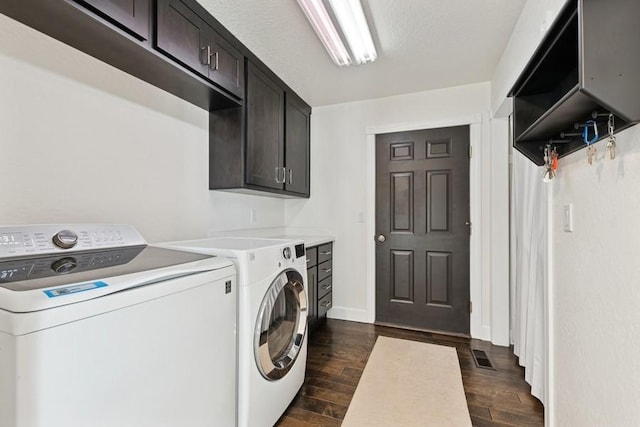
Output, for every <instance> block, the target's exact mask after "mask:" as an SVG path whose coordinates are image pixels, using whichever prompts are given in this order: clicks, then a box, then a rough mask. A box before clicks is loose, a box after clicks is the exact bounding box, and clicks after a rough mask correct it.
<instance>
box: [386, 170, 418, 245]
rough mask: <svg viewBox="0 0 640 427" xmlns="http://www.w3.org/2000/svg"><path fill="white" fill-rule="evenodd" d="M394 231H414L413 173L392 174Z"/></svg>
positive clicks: (392, 227)
mask: <svg viewBox="0 0 640 427" xmlns="http://www.w3.org/2000/svg"><path fill="white" fill-rule="evenodd" d="M391 181H392V182H391V210H392V214H391V215H392V218H393V223H392V226H391V232H392V233H411V232H413V194H414V191H413V173H412V172H409V173H392V174H391Z"/></svg>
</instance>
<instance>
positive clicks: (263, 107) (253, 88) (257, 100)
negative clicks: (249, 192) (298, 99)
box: [246, 63, 287, 190]
mask: <svg viewBox="0 0 640 427" xmlns="http://www.w3.org/2000/svg"><path fill="white" fill-rule="evenodd" d="M284 96H285V95H284V89H283V88H282V87H281V86H279V85H278V83H277V82H275V81H274V80H272V79H271V78H269V76H267V75H266V74H265V73H264V72H262V71H260V70H259V69H258V68H256V67H255V66H254V65H253V64H251V63H249V64H248V68H247V98H246V108H247V113H246V117H247V138H246V139H247V142H246V143H247V155H246V166H247V169H246V171H247V174H246V182H247V184H249V185H257V186H260V187H265V188H272V189H276V190H284V183H285V180H286V175H287V173H286V168H285V167H284V113H285V110H284Z"/></svg>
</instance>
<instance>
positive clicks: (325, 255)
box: [318, 243, 333, 264]
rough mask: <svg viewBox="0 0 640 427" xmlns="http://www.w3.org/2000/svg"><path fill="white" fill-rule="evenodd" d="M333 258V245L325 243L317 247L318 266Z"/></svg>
mask: <svg viewBox="0 0 640 427" xmlns="http://www.w3.org/2000/svg"><path fill="white" fill-rule="evenodd" d="M332 257H333V244H332V243H327V244H325V245H321V246H318V264H320V263H322V262H325V261H329V260H330V259H331V258H332Z"/></svg>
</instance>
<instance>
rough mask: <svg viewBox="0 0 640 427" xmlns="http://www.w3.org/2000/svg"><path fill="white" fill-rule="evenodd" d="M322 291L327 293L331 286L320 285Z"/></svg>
mask: <svg viewBox="0 0 640 427" xmlns="http://www.w3.org/2000/svg"><path fill="white" fill-rule="evenodd" d="M322 289H323V290H325V291H328V290H329V289H331V284H326V285H322Z"/></svg>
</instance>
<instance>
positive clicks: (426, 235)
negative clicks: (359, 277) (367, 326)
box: [376, 126, 470, 334]
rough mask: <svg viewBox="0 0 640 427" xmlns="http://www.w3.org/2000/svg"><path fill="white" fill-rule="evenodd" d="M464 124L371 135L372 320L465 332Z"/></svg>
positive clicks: (466, 177) (466, 217)
mask: <svg viewBox="0 0 640 427" xmlns="http://www.w3.org/2000/svg"><path fill="white" fill-rule="evenodd" d="M468 147H469V127H468V126H457V127H451V128H441V129H427V130H421V131H412V132H399V133H391V134H383V135H377V136H376V232H377V233H378V234H382V235H383V236H384V239H382V238H381V239H380V240H378V242H377V243H376V245H377V247H376V321H377V322H383V323H392V324H397V325H401V326H407V327H411V328H419V329H428V330H437V331H444V332H452V333H461V334H468V333H469V232H470V230H469V227H468V225H467V221H468V220H469V157H468Z"/></svg>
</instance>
